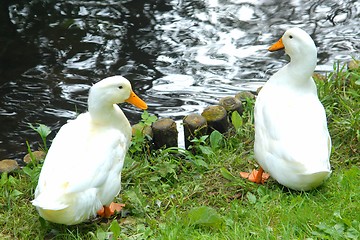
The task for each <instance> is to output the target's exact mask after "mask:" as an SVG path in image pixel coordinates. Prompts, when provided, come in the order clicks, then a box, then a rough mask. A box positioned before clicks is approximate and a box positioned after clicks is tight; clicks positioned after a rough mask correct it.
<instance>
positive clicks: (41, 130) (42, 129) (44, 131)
mask: <svg viewBox="0 0 360 240" xmlns="http://www.w3.org/2000/svg"><path fill="white" fill-rule="evenodd" d="M29 126H30V127H31V128H32V129H33V130H35V131H36V132H37V133H38V134H39V135H40V136H41V137H42V138H43V137H44V138H45V137H47V136H49V134H50V133H51V129H50V128H49V127H48V126H46V125H44V124H39V126H38V127H34V126H33V125H32V124H31V123H29Z"/></svg>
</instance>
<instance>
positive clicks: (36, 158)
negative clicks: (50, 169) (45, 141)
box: [23, 151, 46, 164]
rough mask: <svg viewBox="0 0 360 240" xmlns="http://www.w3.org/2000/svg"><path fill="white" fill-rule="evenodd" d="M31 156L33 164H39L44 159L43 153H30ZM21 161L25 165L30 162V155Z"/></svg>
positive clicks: (44, 154)
mask: <svg viewBox="0 0 360 240" xmlns="http://www.w3.org/2000/svg"><path fill="white" fill-rule="evenodd" d="M31 155H32V156H33V157H34V161H35V162H40V161H41V160H44V159H45V156H46V153H45V152H44V151H34V152H32V153H31ZM23 161H24V162H25V163H27V164H29V163H30V162H31V156H30V153H28V154H26V155H25V157H24V159H23Z"/></svg>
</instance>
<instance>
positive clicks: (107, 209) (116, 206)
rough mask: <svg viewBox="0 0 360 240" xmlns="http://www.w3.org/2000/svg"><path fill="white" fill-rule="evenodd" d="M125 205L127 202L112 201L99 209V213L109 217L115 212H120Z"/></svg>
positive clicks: (101, 215)
mask: <svg viewBox="0 0 360 240" xmlns="http://www.w3.org/2000/svg"><path fill="white" fill-rule="evenodd" d="M123 207H125V204H122V203H114V202H112V203H110V205H109V206H103V207H102V208H101V209H100V210H99V211H97V214H98V215H99V216H100V217H104V218H109V217H111V216H112V215H114V214H115V212H120V210H121V209H122V208H123Z"/></svg>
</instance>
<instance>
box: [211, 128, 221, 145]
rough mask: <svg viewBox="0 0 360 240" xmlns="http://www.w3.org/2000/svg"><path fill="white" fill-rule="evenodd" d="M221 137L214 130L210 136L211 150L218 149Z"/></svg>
mask: <svg viewBox="0 0 360 240" xmlns="http://www.w3.org/2000/svg"><path fill="white" fill-rule="evenodd" d="M222 140H223V135H222V134H221V133H220V132H219V131H217V130H215V131H213V132H212V133H211V134H210V145H211V148H212V149H218V148H219V147H220V146H221V142H222Z"/></svg>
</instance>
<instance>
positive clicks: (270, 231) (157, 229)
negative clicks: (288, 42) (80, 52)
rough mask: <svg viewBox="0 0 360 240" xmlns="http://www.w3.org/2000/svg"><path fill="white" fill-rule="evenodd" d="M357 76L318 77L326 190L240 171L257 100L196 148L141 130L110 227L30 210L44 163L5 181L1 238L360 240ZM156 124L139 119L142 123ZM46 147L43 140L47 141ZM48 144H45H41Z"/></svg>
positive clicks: (249, 160)
mask: <svg viewBox="0 0 360 240" xmlns="http://www.w3.org/2000/svg"><path fill="white" fill-rule="evenodd" d="M359 71H360V70H359V69H358V70H353V71H352V72H350V71H347V70H345V69H344V68H343V67H339V66H338V65H336V68H335V70H334V72H332V73H330V74H329V75H328V76H327V79H326V80H325V81H323V80H319V79H316V84H317V86H318V90H319V97H320V99H321V101H322V102H323V104H324V106H325V108H326V112H327V116H328V123H329V124H328V125H329V131H330V134H331V136H332V140H333V151H332V156H331V163H332V166H333V173H332V175H331V177H330V179H329V180H328V181H327V182H326V183H325V184H324V185H323V186H322V187H320V188H317V189H315V190H313V191H309V192H297V191H292V190H288V189H286V188H284V187H282V186H281V185H278V184H277V183H276V182H275V181H273V180H270V181H269V182H268V183H267V184H266V185H256V184H253V183H250V182H247V181H245V180H243V179H241V178H240V177H239V171H241V170H246V169H251V168H253V167H254V166H253V165H256V162H255V161H254V159H253V141H254V128H253V107H254V100H251V99H248V100H246V102H245V112H244V114H243V115H242V116H240V115H238V114H236V113H234V114H233V115H232V116H231V120H232V123H233V124H234V126H235V129H236V130H235V134H234V135H232V136H223V135H221V134H220V133H218V132H213V133H212V134H211V135H209V136H204V137H200V138H198V139H194V140H193V146H192V149H190V150H183V149H177V148H169V149H161V150H156V151H154V150H152V151H151V148H152V147H151V145H150V143H149V142H148V141H147V138H148V137H147V136H144V135H142V133H141V131H140V132H138V133H137V134H138V135H136V136H135V138H134V141H133V144H132V147H131V149H130V151H129V154H128V156H127V158H126V161H125V165H124V171H123V180H122V187H123V188H122V191H121V193H120V195H119V196H118V199H116V200H117V201H119V202H123V203H125V204H126V207H125V209H124V211H123V212H122V213H120V214H118V215H117V216H116V217H114V218H112V219H109V220H99V219H95V220H92V221H89V222H86V223H82V224H79V225H76V226H71V227H69V226H62V225H57V224H52V223H48V222H45V221H44V220H42V219H41V218H39V216H38V214H37V212H36V211H35V209H34V208H33V206H32V205H31V203H30V200H31V199H32V196H33V193H34V188H35V186H36V183H37V177H38V173H39V171H40V169H41V163H34V164H31V165H28V166H27V167H25V168H24V169H23V170H21V171H18V172H15V173H13V174H12V175H8V174H3V175H2V176H1V180H0V184H1V188H0V206H1V208H0V226H1V230H0V238H1V239H44V238H46V239H279V238H281V239H359V238H360V215H359V212H360V205H359V204H358V199H360V196H359V194H360V193H359V191H358V186H359V185H360V166H359V164H360V159H359V151H360V149H359V147H360V143H359V135H360V134H359V129H360V127H359V122H360V121H359V120H360V119H359V114H360V113H359V107H358V106H359V105H358V104H359V102H360V97H359V92H360V91H359V84H358V82H359ZM154 120H155V118H154V117H153V116H151V115H150V114H148V113H144V115H143V116H142V124H143V126H144V127H145V126H148V125H150V124H151V122H152V121H154ZM42 140H43V142H44V139H42ZM45 141H46V138H45Z"/></svg>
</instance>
